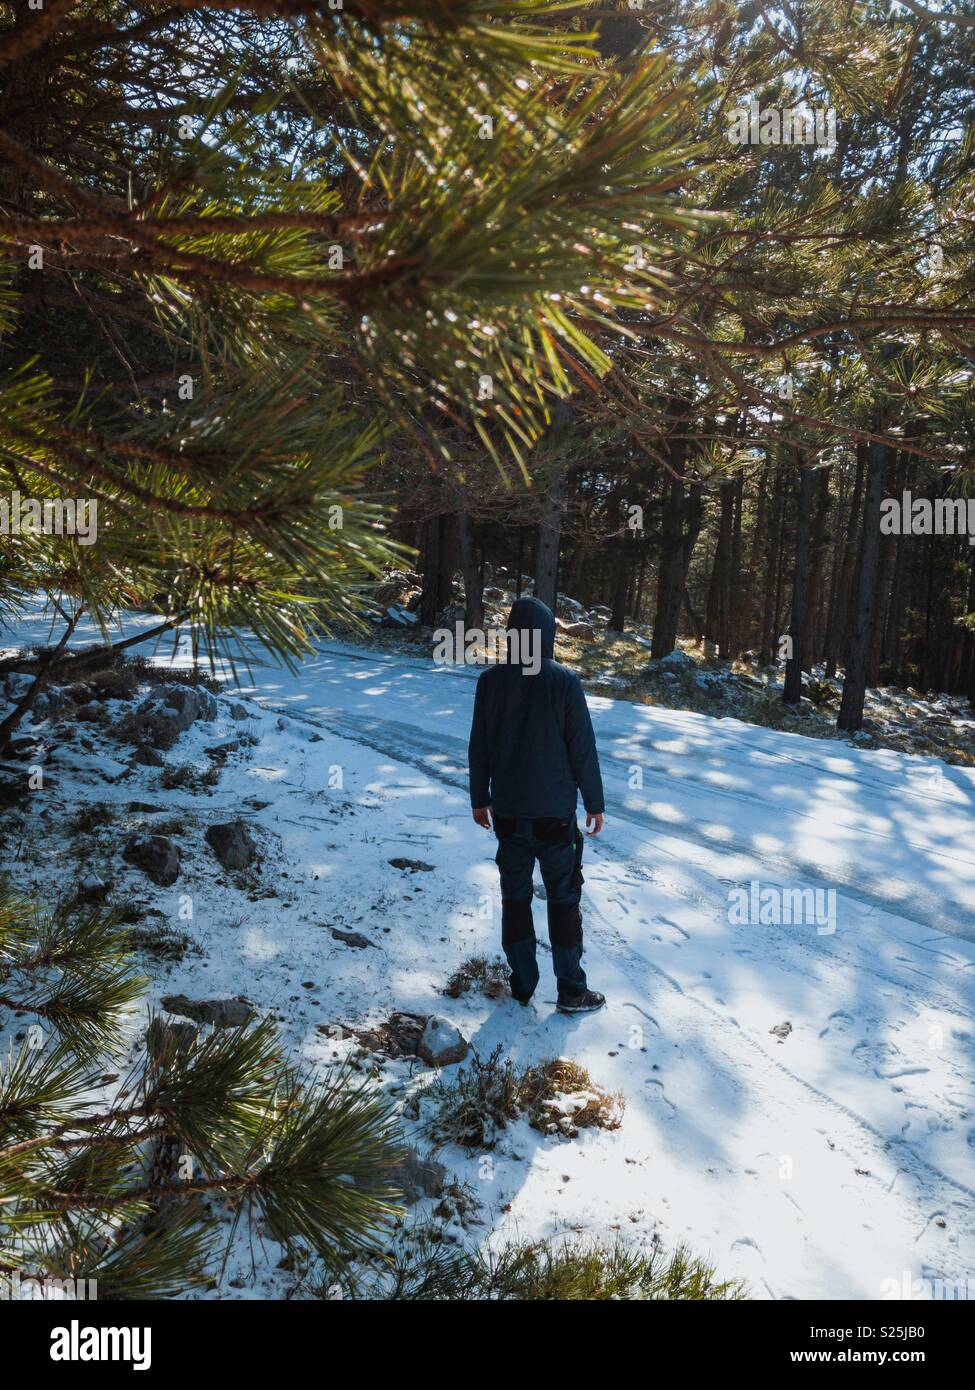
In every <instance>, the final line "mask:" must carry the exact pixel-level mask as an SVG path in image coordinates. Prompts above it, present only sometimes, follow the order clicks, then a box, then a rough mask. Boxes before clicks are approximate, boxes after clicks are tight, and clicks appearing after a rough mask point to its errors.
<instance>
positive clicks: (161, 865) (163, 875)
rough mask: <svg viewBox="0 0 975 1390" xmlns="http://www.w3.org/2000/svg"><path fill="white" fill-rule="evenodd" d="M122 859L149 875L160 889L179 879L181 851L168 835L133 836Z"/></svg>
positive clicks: (127, 843)
mask: <svg viewBox="0 0 975 1390" xmlns="http://www.w3.org/2000/svg"><path fill="white" fill-rule="evenodd" d="M122 858H123V859H125V860H126V861H127V862H128V863H129V864H134V865H135V867H136V868H137V869H141V870H142V872H143V873H144V874H146V875H148V877H149V878H151V879H152V881H153V883H156V884H158V885H159V887H160V888H168V887H169V886H170V884H173V883H175V882H176V880H177V879H178V878H179V850H178V849H177V847H176V845H174V844H173V842H172V840H171V839H169V837H168V836H167V835H133V836H131V838H130V839H128V840H127V841H126V842H125V848H124V849H123V851H122Z"/></svg>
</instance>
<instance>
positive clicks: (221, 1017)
mask: <svg viewBox="0 0 975 1390" xmlns="http://www.w3.org/2000/svg"><path fill="white" fill-rule="evenodd" d="M160 1002H161V1004H162V1006H163V1008H164V1009H165V1010H166V1012H167V1013H169V1014H179V1015H180V1017H181V1018H191V1019H192V1020H193V1022H194V1023H210V1024H212V1025H213V1027H214V1028H242V1027H243V1025H244V1024H245V1023H249V1022H250V1020H251V1019H252V1018H253V1017H254V1010H253V1009H252V1008H251V1006H250V1004H248V1002H247V1000H246V999H244V998H243V997H242V996H238V997H237V998H236V999H188V998H187V997H186V995H185V994H167V995H166V997H165V999H162V1000H161V1001H160Z"/></svg>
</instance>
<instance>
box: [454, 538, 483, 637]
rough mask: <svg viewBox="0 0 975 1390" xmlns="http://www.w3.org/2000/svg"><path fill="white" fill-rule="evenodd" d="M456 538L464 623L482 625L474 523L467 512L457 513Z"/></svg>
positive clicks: (480, 585) (479, 626)
mask: <svg viewBox="0 0 975 1390" xmlns="http://www.w3.org/2000/svg"><path fill="white" fill-rule="evenodd" d="M457 538H458V540H459V542H460V567H461V571H462V572H463V575H464V625H465V627H466V628H467V629H468V631H470V629H471V628H478V629H483V627H484V599H483V596H482V592H481V591H482V587H483V586H482V582H481V570H480V568H479V567H478V563H477V547H476V546H475V544H474V524H473V522H472V521H471V518H470V515H469V514H468V513H467V512H459V513H458V515H457Z"/></svg>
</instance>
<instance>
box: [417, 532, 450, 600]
mask: <svg viewBox="0 0 975 1390" xmlns="http://www.w3.org/2000/svg"><path fill="white" fill-rule="evenodd" d="M452 558H453V557H452V555H451V544H450V517H448V516H431V517H428V518H427V520H426V521H425V522H424V524H423V588H422V592H421V594H420V607H419V614H418V616H419V620H420V622H421V623H423V624H424V625H425V626H426V627H436V625H437V618H438V616H439V615H440V613H441V611H442V610H443V609H444V608H445V607H446V605H447V604H448V603H449V602H450V597H451V570H452V564H451V560H452Z"/></svg>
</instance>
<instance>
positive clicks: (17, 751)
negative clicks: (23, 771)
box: [7, 734, 40, 758]
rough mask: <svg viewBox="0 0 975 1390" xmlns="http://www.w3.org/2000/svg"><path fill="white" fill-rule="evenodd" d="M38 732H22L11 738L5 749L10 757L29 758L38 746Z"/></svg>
mask: <svg viewBox="0 0 975 1390" xmlns="http://www.w3.org/2000/svg"><path fill="white" fill-rule="evenodd" d="M39 739H40V735H39V734H35V735H33V736H32V735H31V734H22V735H21V736H20V737H19V738H12V739H11V740H10V742H9V743H8V744H7V751H8V753H9V754H10V756H11V757H12V758H29V757H30V756H31V755H32V754H33V752H34V750H35V748H37V746H38V740H39Z"/></svg>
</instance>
